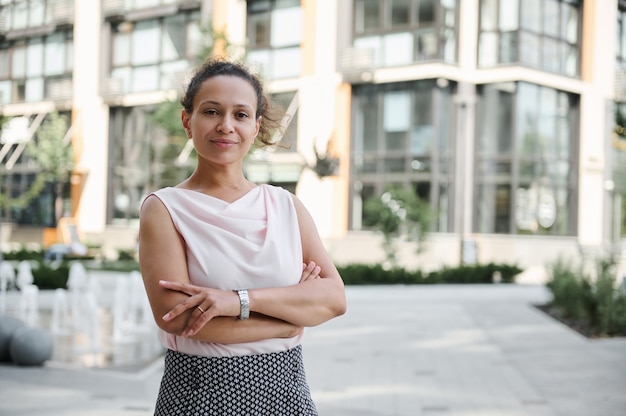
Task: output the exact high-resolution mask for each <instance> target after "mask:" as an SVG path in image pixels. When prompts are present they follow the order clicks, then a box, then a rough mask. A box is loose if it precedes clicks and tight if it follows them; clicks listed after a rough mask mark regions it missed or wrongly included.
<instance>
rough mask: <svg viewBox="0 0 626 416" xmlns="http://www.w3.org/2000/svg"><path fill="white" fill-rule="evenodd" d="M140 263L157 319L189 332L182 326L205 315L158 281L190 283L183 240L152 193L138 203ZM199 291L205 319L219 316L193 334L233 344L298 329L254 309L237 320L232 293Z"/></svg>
mask: <svg viewBox="0 0 626 416" xmlns="http://www.w3.org/2000/svg"><path fill="white" fill-rule="evenodd" d="M139 264H140V268H141V275H142V277H143V280H144V285H145V288H146V293H147V294H148V299H149V300H150V305H151V308H152V313H153V316H154V319H155V322H156V324H157V325H158V326H159V328H161V329H163V330H164V331H166V332H169V333H172V334H176V335H184V336H189V335H191V334H190V333H189V332H185V329H186V328H188V327H189V325H190V324H191V323H193V322H195V321H196V320H197V319H198V317H199V316H200V315H204V314H201V312H200V310H199V309H197V308H196V306H197V305H200V301H199V299H198V298H197V297H196V298H194V297H193V296H192V295H191V294H188V293H185V292H184V291H177V290H169V289H168V288H166V287H164V286H163V284H159V282H160V281H170V282H176V283H178V284H180V285H190V283H189V275H188V271H187V261H186V256H185V242H184V240H183V238H182V237H181V236H180V235H179V233H178V232H177V230H176V228H175V227H174V224H173V223H172V220H171V218H170V215H169V212H168V211H167V209H166V208H165V206H164V205H163V203H162V202H161V201H160V200H159V199H158V198H156V197H154V196H150V197H148V198H147V199H146V200H145V201H144V203H143V205H142V208H141V213H140V227H139ZM190 286H192V285H190ZM204 290H205V291H204V293H205V294H208V296H210V297H211V299H212V310H211V312H210V313H209V312H208V310H207V315H206V316H205V317H204V318H206V317H209V316H210V314H212V315H213V316H222V318H220V319H211V320H210V321H209V320H206V321H205V322H204V325H203V326H202V329H201V330H200V331H199V332H198V333H197V334H196V336H194V338H195V339H198V340H202V341H206V342H220V343H238V342H248V341H257V340H262V339H268V338H281V337H290V336H294V335H296V334H298V333H299V332H300V331H301V330H302V328H300V327H298V326H297V325H293V324H290V323H288V322H284V321H281V320H280V319H274V318H270V317H267V316H262V315H259V314H253V315H251V317H250V319H249V320H247V321H241V320H239V319H237V318H236V317H237V316H238V315H239V298H238V296H237V295H236V294H235V293H233V292H231V291H224V290H218V289H208V288H204ZM194 302H195V303H194ZM180 305H184V307H181V306H180ZM175 308H178V309H176V311H177V312H178V313H176V314H171V313H170V314H169V315H168V316H167V317H166V318H165V319H164V317H165V315H166V314H168V312H170V311H172V310H174V309H175ZM205 310H206V309H205ZM209 319H210V318H209ZM196 331H197V330H196ZM196 331H194V332H196Z"/></svg>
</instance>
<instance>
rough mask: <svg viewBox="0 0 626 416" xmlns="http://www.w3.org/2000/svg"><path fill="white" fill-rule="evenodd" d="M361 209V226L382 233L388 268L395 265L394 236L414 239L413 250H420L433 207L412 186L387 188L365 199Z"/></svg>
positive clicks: (428, 227)
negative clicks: (380, 193) (381, 192)
mask: <svg viewBox="0 0 626 416" xmlns="http://www.w3.org/2000/svg"><path fill="white" fill-rule="evenodd" d="M363 211H364V215H363V223H364V225H366V226H369V227H374V228H377V229H378V230H379V231H380V232H381V233H382V234H383V238H384V240H383V249H384V251H385V256H386V260H387V261H388V262H389V264H390V265H391V266H392V267H395V266H397V258H396V252H397V250H396V241H397V240H398V239H405V240H407V241H412V242H415V243H416V245H417V249H416V251H417V252H420V251H421V245H422V243H423V242H424V241H425V240H426V237H427V234H428V231H429V230H430V227H431V223H432V219H433V210H432V208H431V207H430V205H429V204H428V203H427V202H426V201H424V200H422V199H421V198H420V197H419V196H417V194H416V193H415V190H414V189H413V188H407V187H403V186H398V185H395V186H391V187H388V188H387V190H386V192H384V193H383V194H382V195H381V196H380V197H371V198H368V199H367V200H366V201H365V204H364V207H363Z"/></svg>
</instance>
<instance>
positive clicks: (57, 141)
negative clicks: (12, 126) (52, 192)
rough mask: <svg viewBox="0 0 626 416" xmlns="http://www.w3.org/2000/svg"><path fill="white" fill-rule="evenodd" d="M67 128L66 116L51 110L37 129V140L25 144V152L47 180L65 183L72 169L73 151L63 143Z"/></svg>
mask: <svg viewBox="0 0 626 416" xmlns="http://www.w3.org/2000/svg"><path fill="white" fill-rule="evenodd" d="M67 128H68V121H67V117H66V116H64V115H61V114H59V113H58V112H56V111H55V112H52V113H50V114H49V115H48V116H47V117H46V121H44V123H43V124H42V126H41V128H40V129H39V130H38V133H37V140H36V141H32V140H31V141H29V142H28V144H27V146H26V154H27V155H28V156H30V157H31V158H33V160H35V161H36V162H37V165H38V166H39V168H40V169H41V172H42V174H43V175H44V176H45V179H46V181H48V182H57V183H65V182H67V181H69V179H70V175H71V174H72V170H73V169H74V153H73V151H72V148H71V146H69V144H67V143H64V138H65V133H66V132H67Z"/></svg>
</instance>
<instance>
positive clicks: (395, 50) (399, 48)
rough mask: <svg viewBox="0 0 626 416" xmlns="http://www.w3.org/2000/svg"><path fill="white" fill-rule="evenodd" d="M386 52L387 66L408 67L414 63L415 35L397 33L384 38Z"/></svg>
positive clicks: (385, 60) (385, 61)
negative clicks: (407, 65)
mask: <svg viewBox="0 0 626 416" xmlns="http://www.w3.org/2000/svg"><path fill="white" fill-rule="evenodd" d="M383 48H384V51H385V58H384V63H385V65H389V66H393V65H406V64H410V63H411V62H412V61H413V56H412V53H413V35H412V34H410V33H395V34H393V35H387V36H385V37H384V38H383Z"/></svg>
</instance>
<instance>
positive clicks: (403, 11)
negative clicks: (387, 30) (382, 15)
mask: <svg viewBox="0 0 626 416" xmlns="http://www.w3.org/2000/svg"><path fill="white" fill-rule="evenodd" d="M410 10H411V0H391V11H390V13H389V14H390V18H391V22H390V26H391V27H397V26H406V25H408V24H409V23H410V18H411V13H410Z"/></svg>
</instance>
